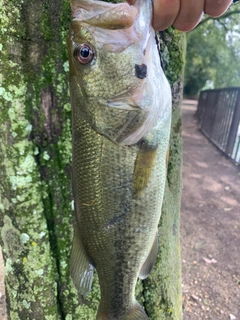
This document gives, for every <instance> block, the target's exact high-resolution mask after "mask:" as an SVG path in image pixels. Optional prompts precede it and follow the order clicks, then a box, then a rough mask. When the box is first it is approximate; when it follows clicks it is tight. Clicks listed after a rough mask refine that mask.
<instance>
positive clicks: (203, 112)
mask: <svg viewBox="0 0 240 320" xmlns="http://www.w3.org/2000/svg"><path fill="white" fill-rule="evenodd" d="M196 117H197V119H198V123H199V126H200V130H201V131H202V132H203V133H204V135H205V136H206V137H207V138H208V139H209V140H210V141H212V142H213V143H214V144H215V145H216V146H217V147H218V148H219V149H220V150H221V151H222V152H223V153H224V154H225V155H227V156H228V157H230V158H231V159H232V160H233V161H234V162H235V163H236V164H238V165H240V88H225V89H214V90H205V91H202V92H201V93H200V97H199V101H198V107H197V112H196Z"/></svg>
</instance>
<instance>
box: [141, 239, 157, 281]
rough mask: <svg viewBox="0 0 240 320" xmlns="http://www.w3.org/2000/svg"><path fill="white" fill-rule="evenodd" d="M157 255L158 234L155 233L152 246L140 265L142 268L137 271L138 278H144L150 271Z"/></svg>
mask: <svg viewBox="0 0 240 320" xmlns="http://www.w3.org/2000/svg"><path fill="white" fill-rule="evenodd" d="M157 255H158V234H157V233H156V236H155V239H154V241H153V245H152V248H151V250H150V252H149V255H148V257H147V259H146V260H145V262H144V264H143V265H142V268H141V270H140V272H139V276H138V277H139V278H140V279H142V280H144V279H146V278H147V277H148V276H149V274H150V272H151V271H152V268H153V266H154V263H155V261H156V259H157Z"/></svg>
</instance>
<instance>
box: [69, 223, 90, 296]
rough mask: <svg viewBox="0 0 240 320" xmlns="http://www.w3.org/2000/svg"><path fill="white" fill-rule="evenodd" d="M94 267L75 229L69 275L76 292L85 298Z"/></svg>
mask: <svg viewBox="0 0 240 320" xmlns="http://www.w3.org/2000/svg"><path fill="white" fill-rule="evenodd" d="M93 273H94V267H93V265H92V264H91V262H90V259H89V258H88V256H87V254H86V252H85V249H84V246H83V243H82V240H81V237H80V234H79V231H78V230H77V228H76V227H75V230H74V237H73V243H72V251H71V257H70V274H71V278H72V281H73V283H74V285H75V287H76V289H77V290H78V292H79V293H80V294H81V295H83V296H86V295H87V294H88V293H89V292H90V290H91V287H92V281H93Z"/></svg>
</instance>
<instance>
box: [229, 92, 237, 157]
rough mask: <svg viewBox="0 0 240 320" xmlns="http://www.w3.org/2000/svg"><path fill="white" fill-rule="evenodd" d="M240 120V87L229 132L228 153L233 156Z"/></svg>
mask: <svg viewBox="0 0 240 320" xmlns="http://www.w3.org/2000/svg"><path fill="white" fill-rule="evenodd" d="M239 122H240V89H238V96H237V100H236V106H235V110H234V114H233V118H232V125H231V129H230V132H229V137H228V142H227V146H226V154H227V155H229V156H232V152H233V148H234V143H235V141H236V134H237V131H238V126H239Z"/></svg>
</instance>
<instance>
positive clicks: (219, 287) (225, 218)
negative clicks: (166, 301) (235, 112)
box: [181, 101, 240, 320]
mask: <svg viewBox="0 0 240 320" xmlns="http://www.w3.org/2000/svg"><path fill="white" fill-rule="evenodd" d="M192 103H193V102H192V101H184V105H183V146H184V147H183V150H184V152H183V157H184V162H183V163H184V165H183V196H182V218H181V241H182V262H183V264H182V268H183V298H184V303H183V306H184V320H202V319H211V320H227V319H231V320H234V319H237V320H240V219H239V218H240V168H237V167H236V166H235V165H234V164H233V163H232V162H231V161H230V160H227V159H226V158H225V157H224V156H223V155H222V153H221V152H219V151H218V150H217V149H216V148H215V147H214V146H213V145H212V144H211V143H210V142H209V141H208V140H207V139H206V138H205V137H204V136H203V135H202V134H201V133H200V131H199V130H198V129H197V125H196V121H195V120H194V118H193V115H194V113H195V110H196V105H194V104H192Z"/></svg>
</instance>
